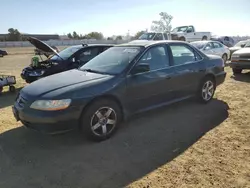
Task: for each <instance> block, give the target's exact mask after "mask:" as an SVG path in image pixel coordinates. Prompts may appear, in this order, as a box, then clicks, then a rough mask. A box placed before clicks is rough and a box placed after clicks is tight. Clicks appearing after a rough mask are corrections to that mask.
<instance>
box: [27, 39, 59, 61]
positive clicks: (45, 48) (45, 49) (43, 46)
mask: <svg viewBox="0 0 250 188" xmlns="http://www.w3.org/2000/svg"><path fill="white" fill-rule="evenodd" d="M27 40H28V41H29V42H30V43H31V44H32V45H33V46H35V47H36V48H37V49H39V50H41V51H43V52H46V53H52V54H55V55H57V56H59V54H58V53H57V52H56V50H55V49H53V48H52V47H51V46H49V45H48V44H46V43H44V42H42V41H40V40H39V39H37V38H35V37H28V38H27ZM45 55H46V54H45ZM46 57H48V55H46ZM59 57H60V56H59Z"/></svg>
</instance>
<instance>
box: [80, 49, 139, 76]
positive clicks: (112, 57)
mask: <svg viewBox="0 0 250 188" xmlns="http://www.w3.org/2000/svg"><path fill="white" fill-rule="evenodd" d="M141 50H142V48H140V47H127V46H126V47H111V48H109V49H108V50H106V51H104V52H103V53H101V54H100V55H98V56H96V57H95V58H93V59H92V60H90V61H89V62H88V63H86V64H85V65H83V66H82V67H81V68H80V70H90V71H92V72H99V73H104V74H119V73H121V72H122V71H123V70H124V69H125V68H126V67H127V66H128V65H129V64H130V63H131V61H132V60H133V59H134V58H135V57H136V55H137V54H139V52H140V51H141Z"/></svg>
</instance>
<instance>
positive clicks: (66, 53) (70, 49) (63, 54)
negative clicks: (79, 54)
mask: <svg viewBox="0 0 250 188" xmlns="http://www.w3.org/2000/svg"><path fill="white" fill-rule="evenodd" d="M81 48H82V47H81V46H71V47H68V48H65V49H64V50H62V51H60V52H59V53H58V54H59V56H60V57H61V58H62V59H63V60H66V59H68V58H69V57H70V56H71V55H73V54H74V53H75V52H76V51H78V50H79V49H81ZM60 57H58V56H57V55H53V56H52V57H50V58H49V59H51V60H61V58H60Z"/></svg>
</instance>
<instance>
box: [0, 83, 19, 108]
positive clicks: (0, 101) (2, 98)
mask: <svg viewBox="0 0 250 188" xmlns="http://www.w3.org/2000/svg"><path fill="white" fill-rule="evenodd" d="M22 88H23V87H20V88H16V90H15V92H10V91H4V92H2V93H0V109H2V108H5V107H8V106H10V105H13V104H14V101H15V98H16V96H17V94H18V92H19V91H20V90H21V89H22Z"/></svg>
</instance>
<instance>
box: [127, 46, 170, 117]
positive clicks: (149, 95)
mask: <svg viewBox="0 0 250 188" xmlns="http://www.w3.org/2000/svg"><path fill="white" fill-rule="evenodd" d="M169 62H170V59H169V55H168V51H167V49H166V47H165V45H157V46H154V47H151V48H150V49H149V50H148V51H147V52H146V53H145V54H144V55H143V57H142V58H141V59H140V60H139V61H138V62H137V64H136V65H139V64H148V65H149V69H150V70H149V71H147V72H142V73H137V74H128V75H127V78H126V84H127V89H126V95H125V97H124V98H125V100H126V102H125V103H126V105H127V108H128V109H130V111H131V112H138V111H143V110H146V109H149V108H152V107H154V106H157V105H160V104H162V103H164V102H166V101H167V100H171V99H172V98H173V95H172V88H173V87H174V83H173V81H172V79H170V78H171V77H172V76H173V74H174V71H173V68H172V67H171V66H170V63H169ZM136 65H135V66H134V68H135V67H136ZM132 70H133V69H132Z"/></svg>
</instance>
